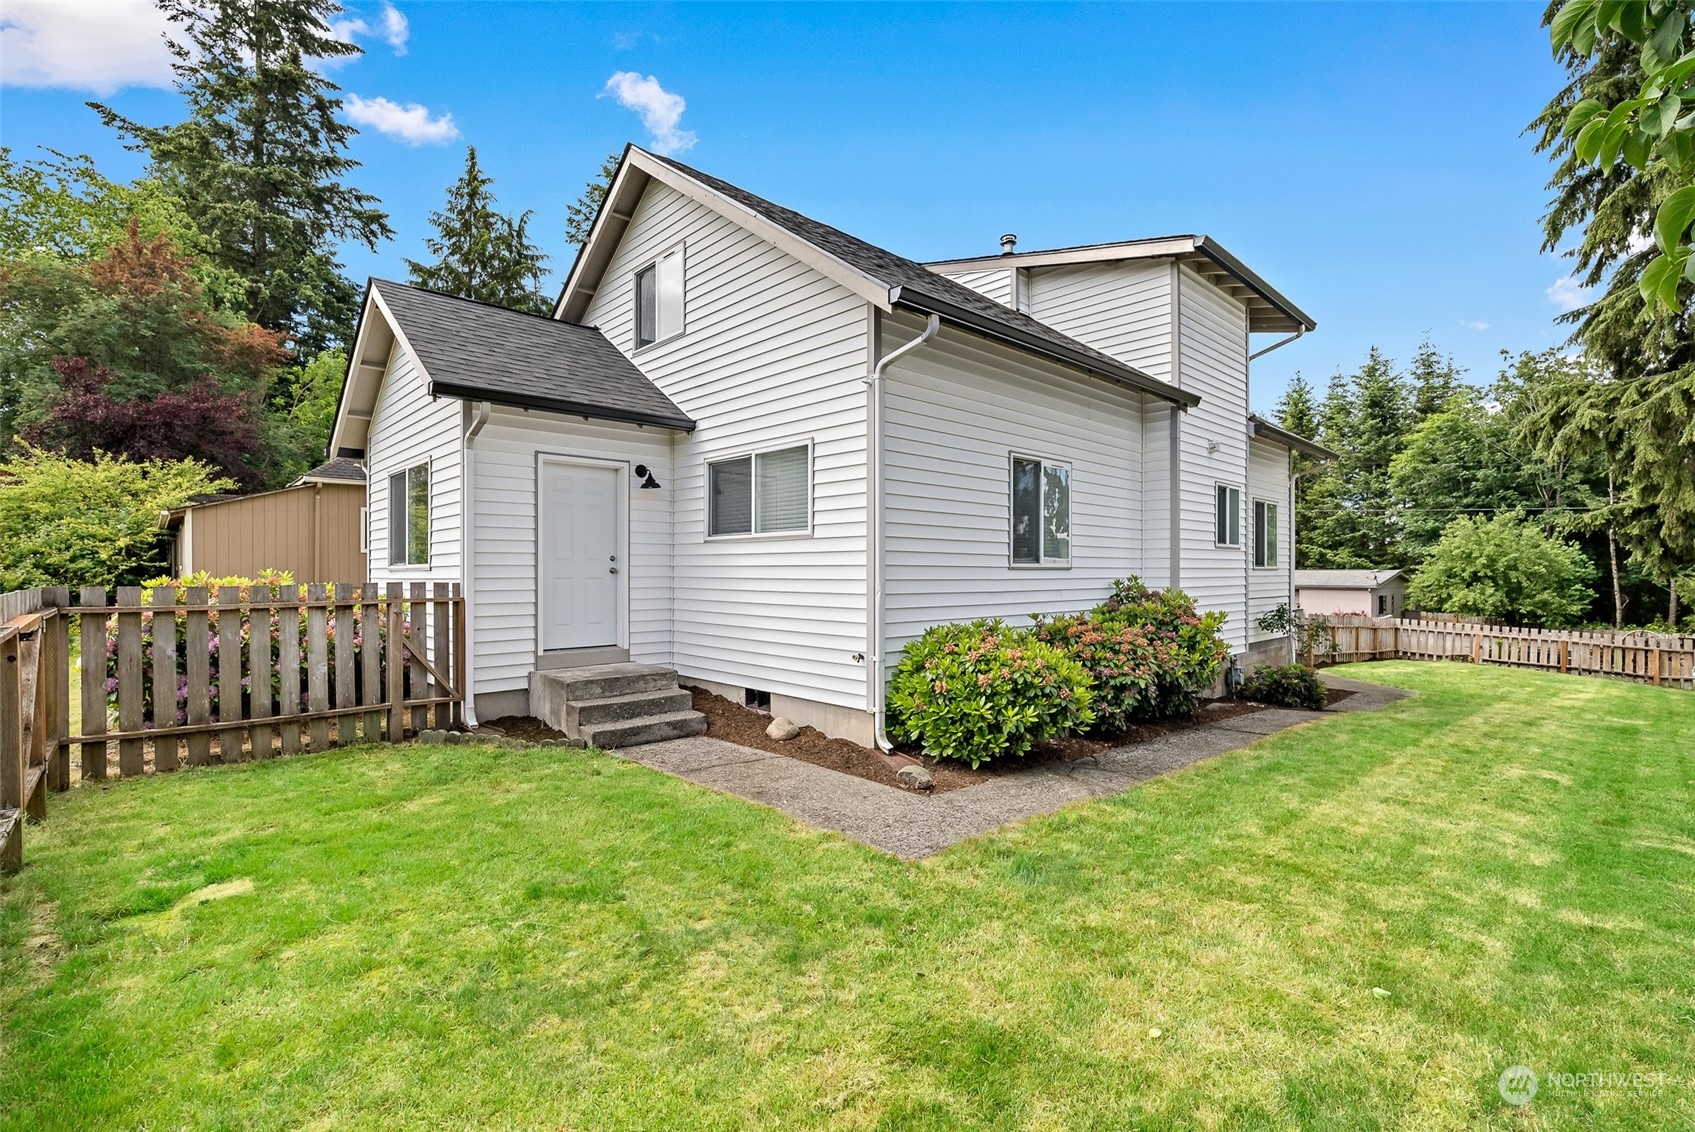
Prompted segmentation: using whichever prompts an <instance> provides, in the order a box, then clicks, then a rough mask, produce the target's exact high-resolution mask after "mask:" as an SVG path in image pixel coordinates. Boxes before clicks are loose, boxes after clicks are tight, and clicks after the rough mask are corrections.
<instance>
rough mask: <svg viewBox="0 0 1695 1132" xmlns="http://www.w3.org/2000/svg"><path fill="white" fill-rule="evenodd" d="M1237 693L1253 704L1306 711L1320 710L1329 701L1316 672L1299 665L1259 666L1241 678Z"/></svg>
mask: <svg viewBox="0 0 1695 1132" xmlns="http://www.w3.org/2000/svg"><path fill="white" fill-rule="evenodd" d="M1237 695H1239V696H1240V697H1241V698H1242V699H1244V700H1253V701H1255V702H1257V703H1262V704H1277V705H1278V706H1280V707H1292V708H1306V709H1307V710H1308V711H1322V710H1324V707H1325V705H1326V704H1328V703H1329V702H1330V696H1329V694H1328V692H1327V691H1326V690H1325V687H1324V681H1322V680H1320V679H1319V678H1318V673H1316V672H1314V671H1313V670H1312V669H1310V668H1308V667H1306V666H1305V665H1302V664H1266V665H1261V666H1260V667H1259V668H1256V669H1254V670H1253V671H1252V672H1251V673H1249V674H1248V678H1247V679H1246V680H1244V681H1242V687H1241V690H1240V691H1239V692H1238V693H1237Z"/></svg>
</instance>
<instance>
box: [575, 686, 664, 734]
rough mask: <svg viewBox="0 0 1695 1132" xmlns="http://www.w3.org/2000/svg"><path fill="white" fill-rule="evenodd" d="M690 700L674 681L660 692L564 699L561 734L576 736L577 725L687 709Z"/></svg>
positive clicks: (581, 726)
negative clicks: (669, 686) (591, 698)
mask: <svg viewBox="0 0 1695 1132" xmlns="http://www.w3.org/2000/svg"><path fill="white" fill-rule="evenodd" d="M693 702H694V697H693V696H691V695H690V694H689V693H687V692H685V691H683V690H682V689H681V688H678V687H676V686H675V685H673V686H672V687H671V688H669V689H667V690H665V691H660V692H633V693H631V694H629V695H626V696H603V697H602V698H600V699H598V700H568V701H566V704H565V734H567V735H569V736H571V738H573V739H580V738H581V737H582V735H581V729H582V728H584V727H587V726H592V725H594V724H599V723H619V722H622V721H624V720H627V719H641V718H643V717H645V716H651V715H667V714H669V713H671V712H674V711H687V710H689V705H690V704H692V703H693Z"/></svg>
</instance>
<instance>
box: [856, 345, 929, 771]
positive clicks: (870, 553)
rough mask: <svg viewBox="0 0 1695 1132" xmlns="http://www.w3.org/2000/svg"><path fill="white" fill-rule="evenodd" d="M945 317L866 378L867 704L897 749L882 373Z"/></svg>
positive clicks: (885, 740) (887, 746)
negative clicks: (887, 719)
mask: <svg viewBox="0 0 1695 1132" xmlns="http://www.w3.org/2000/svg"><path fill="white" fill-rule="evenodd" d="M941 327H942V320H941V319H940V318H939V317H937V316H936V315H931V316H930V320H929V321H928V322H926V323H925V324H924V330H923V332H922V333H921V334H919V335H918V337H916V338H914V339H913V340H912V341H910V342H907V343H906V344H904V345H901V346H897V347H895V348H894V349H893V350H891V351H889V352H888V353H887V354H884V355H883V357H882V358H881V359H880V360H879V361H878V362H877V364H876V366H875V367H874V368H873V369H872V370H871V375H870V376H869V377H867V378H866V379H865V389H866V393H865V401H866V404H865V472H866V476H865V479H866V483H865V508H866V511H867V512H869V514H868V515H867V518H868V520H869V521H868V522H867V523H866V525H865V530H866V536H865V543H866V545H865V552H866V553H865V558H866V567H867V569H869V570H870V571H871V609H870V611H869V612H870V616H869V617H868V618H866V634H865V702H866V703H867V704H869V705H870V707H871V718H872V720H873V721H874V723H875V725H876V729H877V738H876V743H877V748H878V750H882V751H887V750H892V749H893V748H894V744H893V743H891V742H890V741H889V736H888V733H887V732H886V731H885V730H884V728H883V662H884V658H883V636H884V633H883V371H884V370H886V369H888V368H889V366H891V365H892V364H894V363H895V362H897V361H899V360H900V359H901V358H903V357H905V356H906V355H907V354H910V353H911V352H912V351H914V350H916V349H918V347H920V346H922V345H924V343H926V342H928V341H930V339H932V338H934V337H935V336H936V332H937V331H939V330H940V329H941Z"/></svg>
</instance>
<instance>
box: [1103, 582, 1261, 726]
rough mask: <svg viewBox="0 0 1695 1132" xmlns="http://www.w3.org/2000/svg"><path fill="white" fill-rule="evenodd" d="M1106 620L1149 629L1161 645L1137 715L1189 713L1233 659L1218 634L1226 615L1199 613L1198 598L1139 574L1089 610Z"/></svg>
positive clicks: (1155, 716) (1153, 716)
mask: <svg viewBox="0 0 1695 1132" xmlns="http://www.w3.org/2000/svg"><path fill="white" fill-rule="evenodd" d="M1089 616H1090V617H1091V618H1094V619H1096V620H1097V621H1100V622H1103V623H1109V624H1113V625H1128V626H1131V627H1134V628H1140V629H1143V630H1146V631H1147V632H1148V634H1149V637H1150V639H1152V640H1153V641H1155V642H1156V645H1157V646H1158V647H1159V648H1160V649H1161V653H1160V658H1159V667H1158V669H1157V671H1156V672H1155V674H1154V682H1153V687H1152V688H1151V689H1149V691H1148V694H1147V696H1146V697H1145V699H1144V701H1143V703H1142V704H1140V705H1138V707H1137V708H1136V710H1135V711H1134V712H1133V717H1134V718H1140V719H1168V718H1170V717H1172V716H1179V715H1189V714H1191V713H1192V712H1193V711H1194V710H1195V709H1196V708H1197V707H1199V706H1200V702H1201V693H1202V692H1204V691H1206V690H1207V689H1208V688H1210V687H1212V686H1213V684H1214V683H1215V682H1217V680H1218V674H1219V673H1220V672H1222V671H1223V670H1224V663H1225V661H1227V660H1229V659H1230V646H1229V645H1228V644H1226V643H1225V641H1224V639H1223V638H1221V637H1220V636H1219V635H1218V631H1219V629H1221V628H1223V626H1224V621H1225V616H1226V615H1225V614H1224V613H1221V612H1217V611H1214V612H1212V613H1197V612H1196V611H1195V599H1194V598H1192V597H1190V596H1189V595H1188V594H1186V593H1184V592H1183V591H1182V590H1156V589H1151V588H1149V587H1148V586H1144V585H1143V584H1142V582H1141V580H1140V579H1139V578H1136V577H1135V576H1131V577H1128V578H1121V579H1119V580H1118V581H1116V582H1114V583H1113V584H1112V596H1110V597H1108V598H1107V599H1106V600H1105V601H1103V602H1102V603H1101V604H1099V605H1097V606H1095V608H1094V609H1092V610H1090V611H1089Z"/></svg>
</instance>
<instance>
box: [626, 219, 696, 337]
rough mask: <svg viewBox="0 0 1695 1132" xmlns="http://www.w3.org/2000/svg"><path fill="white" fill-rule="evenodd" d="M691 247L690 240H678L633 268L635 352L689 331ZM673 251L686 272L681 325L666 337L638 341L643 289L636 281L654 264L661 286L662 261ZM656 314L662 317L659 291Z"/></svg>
mask: <svg viewBox="0 0 1695 1132" xmlns="http://www.w3.org/2000/svg"><path fill="white" fill-rule="evenodd" d="M687 249H688V243H687V241H678V242H677V243H675V244H672V245H671V246H670V247H668V248H665V249H663V250H661V251H659V252H657V253H655V254H654V255H653V257H652V258H651V259H646V260H643V261H642V262H641V263H639V264H637V265H636V266H635V267H634V268H632V269H631V270H630V346H631V353H632V354H640V353H643V352H645V351H647V350H651V349H653V348H654V347H655V346H663V345H665V344H666V343H667V342H674V341H676V340H677V339H679V338H681V337H682V336H683V335H684V334H685V333H687V332H688V329H689V257H688V250H687ZM673 252H675V253H676V254H677V257H678V262H679V268H678V269H679V270H680V271H681V272H682V273H683V313H682V317H681V318H680V319H679V320H678V323H677V329H675V330H673V331H672V332H671V333H669V334H667V335H665V336H664V337H662V338H655V339H654V340H653V341H651V342H647V343H642V342H638V341H636V338H637V337H638V336H639V335H640V334H641V291H640V290H639V288H638V286H637V282H636V281H637V280H638V279H640V278H641V273H642V272H644V271H646V270H647V269H648V268H650V267H651V268H653V269H654V280H653V282H654V287H655V288H657V287H658V286H659V261H660V260H662V259H664V258H666V257H667V256H669V255H670V254H671V253H673ZM653 317H654V318H656V319H657V318H658V317H659V295H658V293H657V291H656V292H655V294H654V297H653Z"/></svg>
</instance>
